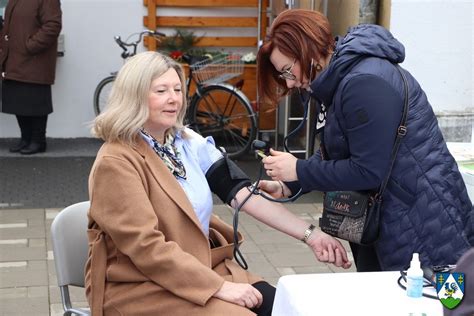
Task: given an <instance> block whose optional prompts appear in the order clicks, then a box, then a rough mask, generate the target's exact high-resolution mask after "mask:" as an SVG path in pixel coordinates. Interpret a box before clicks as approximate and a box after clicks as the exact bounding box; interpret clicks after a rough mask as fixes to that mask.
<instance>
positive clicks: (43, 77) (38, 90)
mask: <svg viewBox="0 0 474 316" xmlns="http://www.w3.org/2000/svg"><path fill="white" fill-rule="evenodd" d="M61 15H62V12H61V5H60V2H59V0H9V1H8V4H7V7H6V9H5V18H4V24H3V29H2V32H1V36H0V67H1V73H2V80H3V84H2V112H3V113H8V114H14V115H15V116H16V119H17V121H18V125H19V127H20V130H21V140H20V142H19V143H18V144H15V145H14V146H12V147H11V148H10V152H20V153H21V154H24V155H30V154H36V153H39V152H44V151H45V150H46V123H47V120H48V114H50V113H51V112H53V102H52V96H51V85H52V84H53V83H54V78H55V72H56V56H57V44H58V36H59V33H60V31H61Z"/></svg>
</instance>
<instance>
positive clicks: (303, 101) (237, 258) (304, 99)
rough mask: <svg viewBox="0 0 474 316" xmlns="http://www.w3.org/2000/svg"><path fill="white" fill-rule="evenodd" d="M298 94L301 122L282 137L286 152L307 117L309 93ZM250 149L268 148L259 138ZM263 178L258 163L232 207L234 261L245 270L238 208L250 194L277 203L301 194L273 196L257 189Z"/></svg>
mask: <svg viewBox="0 0 474 316" xmlns="http://www.w3.org/2000/svg"><path fill="white" fill-rule="evenodd" d="M298 92H299V93H298V94H299V97H300V101H301V104H302V105H303V107H304V113H303V119H302V120H301V122H300V123H299V124H298V126H296V127H295V128H294V129H293V130H292V131H291V132H290V133H288V135H286V136H285V138H284V139H283V147H284V148H285V151H286V152H290V150H289V149H288V139H289V138H290V137H293V136H294V135H295V134H296V133H298V132H299V131H300V130H301V129H302V128H303V126H304V124H305V122H306V120H307V118H308V112H309V103H310V101H311V95H310V94H309V93H308V94H307V95H305V96H303V94H302V93H301V90H300V89H298ZM252 149H253V150H255V152H256V153H257V154H258V155H259V156H260V157H262V158H263V157H265V154H264V152H266V151H267V150H268V149H269V146H268V144H267V143H266V142H264V141H261V140H254V141H253V143H252ZM262 178H263V164H262V163H260V168H259V173H258V178H257V180H256V181H255V182H254V183H253V184H252V185H250V186H249V187H248V188H247V189H248V190H249V194H248V195H247V196H246V197H245V198H244V200H243V201H242V202H241V203H240V204H239V205H237V206H236V207H235V209H234V216H233V221H232V226H233V229H234V258H235V261H237V263H238V264H239V265H240V266H241V267H242V268H243V269H245V270H247V269H248V264H247V262H246V261H245V259H244V257H243V255H242V253H241V252H240V249H239V244H238V240H239V234H238V226H239V213H240V209H241V208H242V206H243V205H244V204H245V203H246V202H247V201H248V200H249V199H250V197H251V196H252V195H260V196H261V197H262V198H264V199H266V200H269V201H272V202H277V203H288V202H293V201H295V200H296V199H298V198H299V197H300V196H301V195H302V193H303V192H302V191H303V190H302V189H301V188H300V189H299V190H298V192H297V193H295V194H294V195H293V196H291V197H287V198H274V197H272V196H270V195H268V194H266V193H264V192H262V191H260V190H259V189H258V186H259V183H260V181H261V180H262Z"/></svg>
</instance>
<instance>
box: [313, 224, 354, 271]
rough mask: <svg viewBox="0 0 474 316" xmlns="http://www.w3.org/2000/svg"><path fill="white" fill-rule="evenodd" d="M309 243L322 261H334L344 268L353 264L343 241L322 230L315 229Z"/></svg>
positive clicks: (333, 262) (336, 264)
mask: <svg viewBox="0 0 474 316" xmlns="http://www.w3.org/2000/svg"><path fill="white" fill-rule="evenodd" d="M307 244H308V246H310V247H311V249H312V250H313V253H314V255H315V256H316V259H318V261H320V262H328V263H332V264H334V265H335V266H336V267H341V268H344V269H349V268H350V267H351V265H352V263H351V262H350V261H349V259H348V257H347V252H346V249H345V248H344V246H343V245H342V244H341V242H340V241H339V240H337V239H336V238H334V237H332V236H330V235H328V234H326V233H324V232H322V231H320V230H315V231H314V232H313V234H311V236H310V237H309V239H308V241H307Z"/></svg>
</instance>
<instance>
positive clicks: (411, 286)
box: [407, 252, 423, 297]
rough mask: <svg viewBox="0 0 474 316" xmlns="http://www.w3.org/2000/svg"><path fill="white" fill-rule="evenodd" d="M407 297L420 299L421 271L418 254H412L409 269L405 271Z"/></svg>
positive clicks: (421, 287)
mask: <svg viewBox="0 0 474 316" xmlns="http://www.w3.org/2000/svg"><path fill="white" fill-rule="evenodd" d="M407 295H408V296H409V297H421V296H422V295H423V270H422V269H421V264H420V258H419V254H418V253H416V252H415V253H414V254H413V257H412V259H411V263H410V268H409V269H408V271H407Z"/></svg>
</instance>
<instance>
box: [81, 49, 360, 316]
mask: <svg viewBox="0 0 474 316" xmlns="http://www.w3.org/2000/svg"><path fill="white" fill-rule="evenodd" d="M185 95H186V93H185V79H184V73H183V70H182V68H181V66H180V65H179V64H178V63H176V62H175V61H173V60H172V59H170V58H168V57H166V56H163V55H161V54H159V53H156V52H145V53H141V54H138V55H136V56H134V57H133V58H131V59H130V60H128V61H127V63H126V64H125V65H124V66H123V67H122V69H121V70H120V72H119V74H118V76H117V79H116V81H115V83H114V87H113V89H112V92H111V95H110V99H109V103H108V106H107V108H106V110H105V111H104V113H102V114H101V115H100V116H98V117H97V118H96V120H95V122H94V126H93V132H94V133H95V135H97V136H98V137H100V138H102V139H103V140H104V141H105V143H104V145H103V146H102V148H101V149H100V151H99V152H98V154H97V158H96V161H95V163H94V165H93V167H92V170H91V174H90V178H89V194H90V201H91V208H90V210H89V231H88V233H89V259H88V262H87V265H86V271H85V273H86V295H87V298H88V300H89V304H90V306H91V309H92V314H93V315H94V316H96V315H103V314H105V315H206V316H209V315H254V314H258V315H270V314H271V309H272V304H273V296H274V292H275V289H274V287H272V286H271V285H269V284H268V283H266V282H264V281H262V279H261V278H260V277H258V276H256V275H253V274H251V273H249V272H247V271H245V270H244V269H242V268H241V267H240V266H239V265H237V264H236V263H235V262H234V261H232V259H233V254H232V250H233V229H232V227H231V226H229V225H227V224H225V223H224V222H222V221H220V220H219V219H218V218H217V217H215V216H213V215H212V194H211V188H213V189H214V192H217V194H218V195H219V196H220V197H221V198H222V199H223V200H225V202H227V203H230V204H233V205H237V204H238V203H241V202H242V201H243V199H245V198H246V197H247V196H248V194H249V191H248V189H247V185H248V184H250V181H249V180H248V178H247V179H246V177H245V175H244V174H243V173H242V172H241V171H240V170H238V169H236V166H235V165H232V162H231V161H227V160H226V159H225V158H223V156H222V154H221V152H220V151H219V150H217V149H216V147H215V146H214V144H213V140H212V139H210V138H208V139H205V138H203V137H201V136H200V135H198V134H196V133H195V132H193V131H192V130H190V129H188V128H186V127H184V126H183V124H182V122H183V118H184V115H185V112H186V98H185ZM229 169H233V172H232V173H231V172H230V171H229ZM231 174H232V175H231ZM236 174H237V175H238V176H235V175H236ZM242 210H243V211H245V212H247V213H248V214H250V215H251V216H253V217H255V218H256V219H258V220H260V221H262V222H263V223H266V224H268V225H269V226H272V227H274V228H276V229H278V230H280V231H282V232H284V233H286V234H288V235H290V236H293V237H295V238H298V239H302V240H304V241H305V242H306V243H307V244H308V245H309V246H310V247H311V249H312V250H313V252H314V254H315V256H316V258H317V259H318V260H319V261H323V262H332V263H334V264H335V265H336V266H342V267H344V268H348V267H349V266H350V265H351V264H350V262H349V261H348V259H347V254H346V250H345V249H344V247H343V246H342V245H341V244H340V242H339V241H337V240H336V239H334V238H332V237H331V236H329V235H326V234H324V233H322V232H320V231H314V232H313V230H312V228H313V226H312V225H311V226H310V225H309V223H306V222H304V221H303V220H301V219H299V218H298V217H296V216H295V215H293V214H292V213H291V212H289V211H288V210H286V209H285V208H284V207H283V206H281V205H280V204H277V203H271V202H269V201H267V200H265V199H263V198H261V197H258V196H255V195H253V196H252V197H251V198H250V199H249V200H248V201H247V202H246V203H245V204H244V206H243V208H242ZM308 227H311V229H309V228H308Z"/></svg>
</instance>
